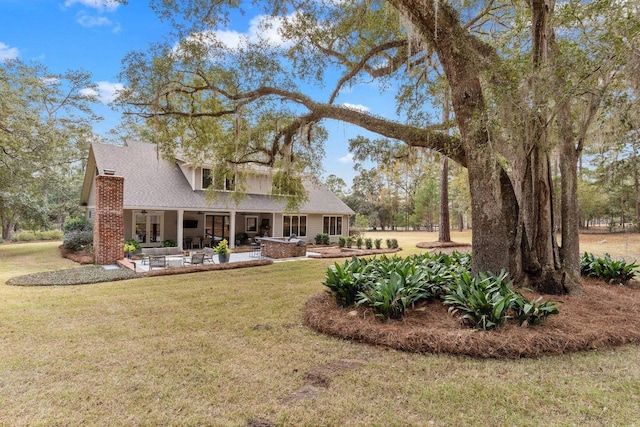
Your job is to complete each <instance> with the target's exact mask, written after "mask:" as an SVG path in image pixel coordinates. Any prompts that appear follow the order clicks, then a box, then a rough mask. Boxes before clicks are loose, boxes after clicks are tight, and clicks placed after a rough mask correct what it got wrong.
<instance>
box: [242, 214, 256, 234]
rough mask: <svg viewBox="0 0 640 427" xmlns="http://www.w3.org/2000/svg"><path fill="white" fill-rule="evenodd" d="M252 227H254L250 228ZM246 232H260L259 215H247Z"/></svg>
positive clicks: (245, 220) (245, 221) (245, 219)
mask: <svg viewBox="0 0 640 427" xmlns="http://www.w3.org/2000/svg"><path fill="white" fill-rule="evenodd" d="M250 225H251V226H252V227H250ZM244 232H245V233H257V232H258V216H257V215H247V216H246V217H245V218H244Z"/></svg>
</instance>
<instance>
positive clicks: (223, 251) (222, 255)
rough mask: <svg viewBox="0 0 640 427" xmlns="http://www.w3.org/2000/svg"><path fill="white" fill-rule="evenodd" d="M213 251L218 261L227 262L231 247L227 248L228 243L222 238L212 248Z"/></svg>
mask: <svg viewBox="0 0 640 427" xmlns="http://www.w3.org/2000/svg"><path fill="white" fill-rule="evenodd" d="M213 252H215V253H216V254H218V262H219V263H220V264H222V263H223V262H229V257H230V256H231V249H229V243H228V242H227V239H223V240H222V241H221V242H220V243H218V246H216V247H215V248H214V249H213Z"/></svg>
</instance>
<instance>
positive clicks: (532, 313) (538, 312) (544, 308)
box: [511, 291, 560, 326]
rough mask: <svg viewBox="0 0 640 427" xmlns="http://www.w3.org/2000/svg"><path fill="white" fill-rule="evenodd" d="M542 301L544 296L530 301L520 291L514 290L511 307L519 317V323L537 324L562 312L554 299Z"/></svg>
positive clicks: (521, 324) (526, 324)
mask: <svg viewBox="0 0 640 427" xmlns="http://www.w3.org/2000/svg"><path fill="white" fill-rule="evenodd" d="M541 301H542V297H538V298H536V299H534V300H533V301H529V300H528V299H527V298H526V297H525V296H524V295H522V294H521V293H520V292H517V291H514V299H513V301H512V303H511V308H512V309H513V311H514V313H515V316H516V317H517V318H518V324H519V325H520V326H528V325H537V324H539V323H541V322H542V321H543V320H544V319H546V318H547V317H549V316H551V315H554V314H558V313H559V312H560V311H559V310H558V306H557V305H556V303H554V302H553V301H544V302H541Z"/></svg>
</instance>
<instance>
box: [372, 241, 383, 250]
mask: <svg viewBox="0 0 640 427" xmlns="http://www.w3.org/2000/svg"><path fill="white" fill-rule="evenodd" d="M373 245H374V246H375V247H376V249H380V246H382V239H376V240H374V241H373Z"/></svg>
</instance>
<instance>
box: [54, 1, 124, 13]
mask: <svg viewBox="0 0 640 427" xmlns="http://www.w3.org/2000/svg"><path fill="white" fill-rule="evenodd" d="M76 3H77V4H81V5H83V6H86V7H92V8H94V9H98V10H101V11H102V10H106V11H109V12H113V11H115V10H116V9H117V8H118V6H120V3H118V2H117V1H114V0H66V1H65V2H64V5H65V6H66V7H69V6H73V5H74V4H76Z"/></svg>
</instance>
